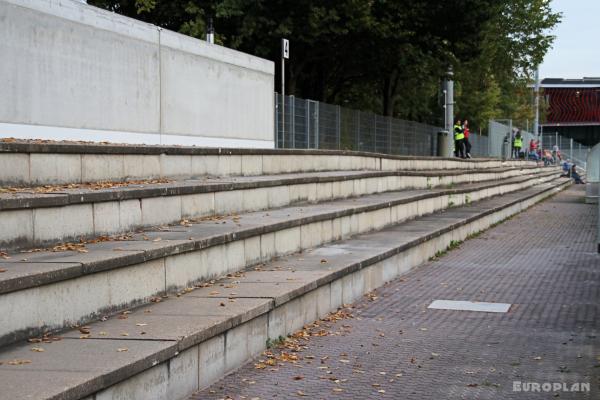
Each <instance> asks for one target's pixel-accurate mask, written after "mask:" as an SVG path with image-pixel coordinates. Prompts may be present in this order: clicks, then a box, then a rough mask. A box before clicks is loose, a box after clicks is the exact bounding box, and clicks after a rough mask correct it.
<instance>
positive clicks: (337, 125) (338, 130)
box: [335, 106, 342, 150]
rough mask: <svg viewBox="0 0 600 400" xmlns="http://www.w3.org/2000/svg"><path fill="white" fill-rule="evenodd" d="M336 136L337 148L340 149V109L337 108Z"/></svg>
mask: <svg viewBox="0 0 600 400" xmlns="http://www.w3.org/2000/svg"><path fill="white" fill-rule="evenodd" d="M335 111H336V115H335V116H336V134H337V148H338V150H341V149H342V108H341V107H340V106H337V107H336V109H335Z"/></svg>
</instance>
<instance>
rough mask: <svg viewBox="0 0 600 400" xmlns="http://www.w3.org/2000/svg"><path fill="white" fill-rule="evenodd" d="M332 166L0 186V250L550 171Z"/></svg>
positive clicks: (532, 168) (546, 169) (505, 168)
mask: <svg viewBox="0 0 600 400" xmlns="http://www.w3.org/2000/svg"><path fill="white" fill-rule="evenodd" d="M554 170H556V169H555V168H553V167H552V168H546V167H537V166H524V167H523V168H519V167H504V168H489V169H478V170H472V171H470V170H442V171H440V170H435V171H334V172H312V173H299V174H281V175H262V176H255V177H237V178H236V177H226V178H211V179H208V178H204V179H199V180H180V181H171V182H165V183H137V184H129V185H126V184H125V185H124V186H123V185H121V184H119V185H117V186H114V187H111V186H110V185H106V184H96V185H80V186H75V187H73V186H74V185H72V184H71V185H64V186H58V187H57V186H50V187H48V186H46V187H37V188H32V189H13V190H10V191H6V192H5V193H1V192H0V250H8V249H22V248H33V247H41V246H49V245H51V244H53V243H56V242H65V241H73V240H76V241H78V240H80V239H82V238H84V239H89V238H92V237H97V236H101V235H115V234H122V233H127V232H131V231H135V230H138V229H140V228H144V227H151V226H160V225H165V224H175V223H179V222H180V221H182V220H184V219H187V220H190V219H195V218H203V217H208V216H213V215H226V214H233V213H242V212H249V211H256V210H266V209H269V208H275V207H284V206H289V205H293V204H297V203H301V202H307V201H308V202H319V201H329V200H334V199H341V198H347V197H353V196H362V195H365V194H373V193H382V192H387V191H396V190H403V189H408V188H412V189H425V188H432V187H439V186H443V185H458V184H464V183H473V182H482V181H494V180H498V179H504V178H509V177H513V176H522V175H525V174H527V175H530V174H537V173H544V172H548V171H554Z"/></svg>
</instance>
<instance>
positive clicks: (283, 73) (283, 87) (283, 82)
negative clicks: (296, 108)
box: [281, 57, 285, 147]
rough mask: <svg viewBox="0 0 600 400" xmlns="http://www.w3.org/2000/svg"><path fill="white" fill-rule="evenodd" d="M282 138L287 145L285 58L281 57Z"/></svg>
mask: <svg viewBox="0 0 600 400" xmlns="http://www.w3.org/2000/svg"><path fill="white" fill-rule="evenodd" d="M281 138H282V141H283V143H284V144H285V58H283V57H281ZM284 147H285V145H284Z"/></svg>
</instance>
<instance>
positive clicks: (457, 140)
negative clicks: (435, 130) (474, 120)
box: [454, 119, 466, 158]
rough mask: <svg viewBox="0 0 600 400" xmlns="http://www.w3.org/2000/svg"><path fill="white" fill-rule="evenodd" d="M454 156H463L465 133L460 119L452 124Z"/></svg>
mask: <svg viewBox="0 0 600 400" xmlns="http://www.w3.org/2000/svg"><path fill="white" fill-rule="evenodd" d="M454 156H455V157H460V158H466V157H465V133H464V131H463V127H462V125H461V123H460V119H459V120H458V121H456V123H455V124H454Z"/></svg>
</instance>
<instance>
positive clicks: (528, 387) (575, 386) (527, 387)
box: [513, 381, 590, 393]
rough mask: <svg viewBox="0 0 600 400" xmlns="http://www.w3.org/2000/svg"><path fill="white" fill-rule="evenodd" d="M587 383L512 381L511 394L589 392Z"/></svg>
mask: <svg viewBox="0 0 600 400" xmlns="http://www.w3.org/2000/svg"><path fill="white" fill-rule="evenodd" d="M589 391H590V383H589V382H574V383H566V382H522V381H513V392H547V393H548V392H589Z"/></svg>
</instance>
